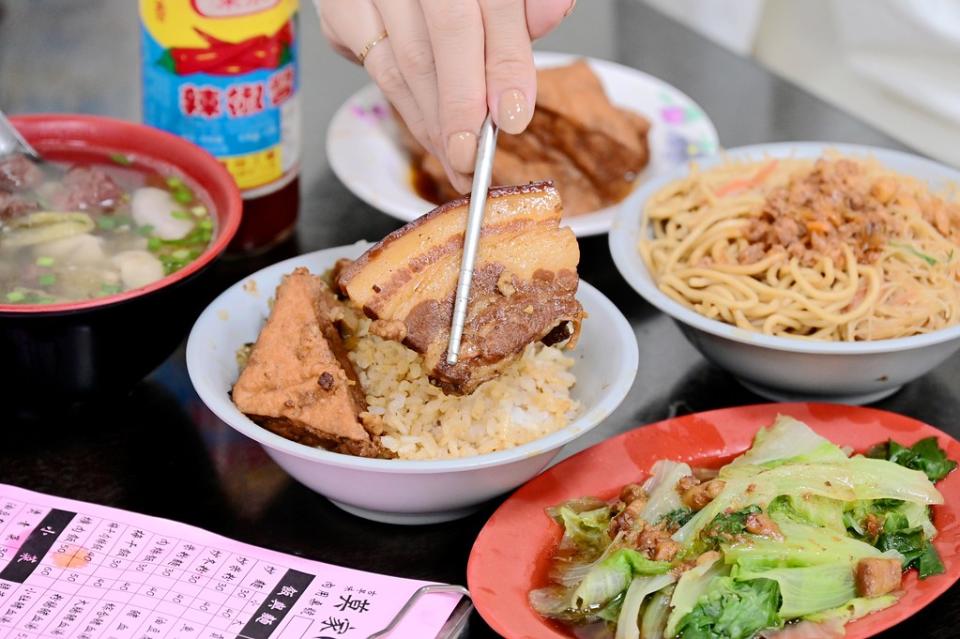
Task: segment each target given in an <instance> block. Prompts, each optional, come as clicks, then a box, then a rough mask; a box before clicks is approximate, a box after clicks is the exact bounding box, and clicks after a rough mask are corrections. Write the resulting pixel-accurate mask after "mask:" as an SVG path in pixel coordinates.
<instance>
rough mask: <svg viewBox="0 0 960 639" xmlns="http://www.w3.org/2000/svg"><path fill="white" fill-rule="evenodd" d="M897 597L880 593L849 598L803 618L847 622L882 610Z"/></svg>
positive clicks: (893, 602) (815, 620)
mask: <svg viewBox="0 0 960 639" xmlns="http://www.w3.org/2000/svg"><path fill="white" fill-rule="evenodd" d="M898 598H899V597H897V595H880V596H879V597H869V598H868V597H857V598H856V599H851V600H850V601H848V602H847V603H845V604H843V605H842V606H838V607H836V608H831V609H829V610H823V611H821V612H815V613H813V614H811V615H807V616H805V617H804V619H807V620H809V621H813V622H816V623H822V622H824V621H832V620H839V621H840V623H841V624H847V623H850V622H851V621H854V620H855V619H860V618H861V617H866V616H867V615H869V614H870V613H873V612H877V611H878V610H883V609H884V608H889V607H890V606H892V605H893V604H895V603H897V599H898Z"/></svg>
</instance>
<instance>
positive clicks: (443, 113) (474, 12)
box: [421, 0, 487, 192]
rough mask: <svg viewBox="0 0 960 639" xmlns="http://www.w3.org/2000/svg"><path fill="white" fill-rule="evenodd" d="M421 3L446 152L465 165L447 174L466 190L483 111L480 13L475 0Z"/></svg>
mask: <svg viewBox="0 0 960 639" xmlns="http://www.w3.org/2000/svg"><path fill="white" fill-rule="evenodd" d="M421 6H422V7H423V14H424V17H425V18H426V22H427V29H428V31H429V33H430V41H431V43H432V47H433V58H434V60H435V64H436V69H437V88H438V95H439V109H438V112H439V120H440V130H441V132H442V133H441V136H442V141H443V143H444V144H445V147H444V155H445V156H446V157H447V158H450V159H453V158H457V164H458V168H461V169H464V170H463V171H462V172H461V174H456V175H448V177H450V182H451V184H453V186H454V188H456V189H457V190H459V191H461V192H466V191H469V190H470V181H469V179H468V178H467V177H466V176H465V175H463V174H462V173H466V172H467V171H472V170H473V165H472V159H473V154H475V153H476V139H477V138H476V136H477V133H478V132H479V130H480V125H481V124H482V123H483V118H484V117H486V112H487V88H486V78H485V74H484V41H483V31H484V28H483V17H482V15H481V13H480V7H479V6H478V5H477V1H476V0H422V1H421ZM467 160H470V161H469V162H468V161H467Z"/></svg>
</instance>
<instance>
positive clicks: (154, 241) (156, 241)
mask: <svg viewBox="0 0 960 639" xmlns="http://www.w3.org/2000/svg"><path fill="white" fill-rule="evenodd" d="M161 246H163V241H162V240H161V239H160V238H159V237H151V238H150V239H149V240H147V248H148V249H150V250H151V251H157V250H159V249H160V247H161Z"/></svg>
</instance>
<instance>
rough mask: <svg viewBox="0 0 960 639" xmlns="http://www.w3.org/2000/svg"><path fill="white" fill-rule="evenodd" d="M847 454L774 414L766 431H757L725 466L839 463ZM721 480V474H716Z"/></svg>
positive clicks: (796, 421) (801, 425)
mask: <svg viewBox="0 0 960 639" xmlns="http://www.w3.org/2000/svg"><path fill="white" fill-rule="evenodd" d="M846 458H847V455H846V454H845V453H844V452H843V451H842V450H840V448H839V447H838V446H837V445H836V444H834V443H833V442H831V441H830V440H829V439H826V438H824V437H821V436H820V435H818V434H816V433H815V432H813V430H811V428H810V427H809V426H807V425H806V424H804V423H803V422H801V421H798V420H796V419H794V418H793V417H789V416H787V415H778V416H777V419H776V421H774V422H773V424H772V425H771V426H769V427H767V428H761V429H760V430H759V431H757V434H756V435H755V436H754V438H753V445H752V446H751V447H750V449H749V450H747V452H745V453H744V454H742V455H740V456H739V457H737V458H736V459H734V460H733V461H732V462H730V464H729V465H728V466H727V467H726V468H729V467H731V466H732V467H736V466H739V465H755V466H765V467H768V468H770V467H773V466H777V465H780V464H786V463H797V462H803V463H813V462H828V461H834V462H835V461H843V460H845V459H846ZM720 476H721V478H723V471H721V473H720Z"/></svg>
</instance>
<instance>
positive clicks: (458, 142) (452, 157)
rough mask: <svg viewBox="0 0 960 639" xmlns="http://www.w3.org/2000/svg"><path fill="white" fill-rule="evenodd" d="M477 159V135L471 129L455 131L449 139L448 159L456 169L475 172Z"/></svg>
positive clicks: (463, 171)
mask: <svg viewBox="0 0 960 639" xmlns="http://www.w3.org/2000/svg"><path fill="white" fill-rule="evenodd" d="M476 159H477V136H476V135H475V134H473V133H470V132H469V131H461V132H460V133H454V134H453V135H451V136H450V137H449V138H448V139H447V160H448V161H449V162H450V167H451V168H452V169H453V170H454V171H458V172H460V173H473V166H474V163H475V162H476Z"/></svg>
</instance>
